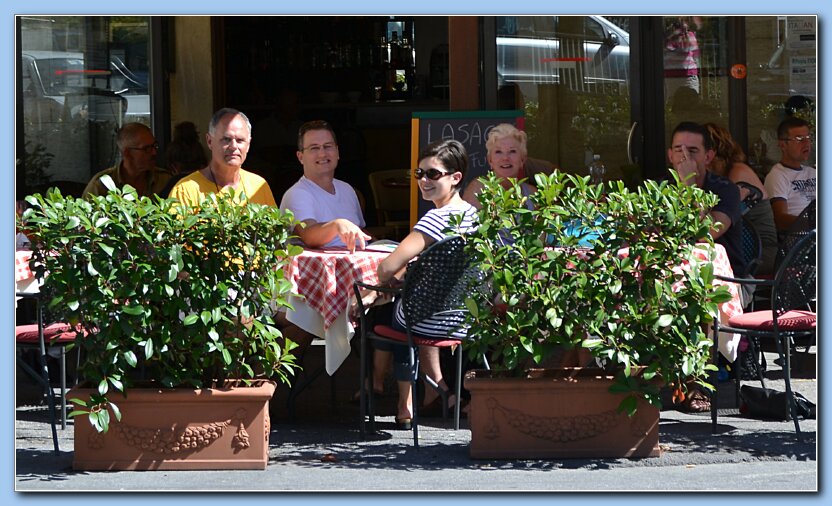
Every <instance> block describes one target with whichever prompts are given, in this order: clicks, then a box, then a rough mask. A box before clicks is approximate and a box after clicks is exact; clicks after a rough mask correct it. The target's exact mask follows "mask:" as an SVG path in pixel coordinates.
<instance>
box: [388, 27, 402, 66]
mask: <svg viewBox="0 0 832 506" xmlns="http://www.w3.org/2000/svg"><path fill="white" fill-rule="evenodd" d="M390 67H391V68H394V69H400V68H402V46H401V41H400V40H399V32H398V31H396V30H393V33H392V35H390Z"/></svg>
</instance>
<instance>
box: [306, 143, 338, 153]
mask: <svg viewBox="0 0 832 506" xmlns="http://www.w3.org/2000/svg"><path fill="white" fill-rule="evenodd" d="M336 149H338V145H337V144H335V143H333V142H327V143H326V144H324V145H320V144H313V145H311V146H307V147H305V148H303V151H308V152H309V153H312V154H313V155H317V154H318V153H320V152H322V151H326V152H327V153H330V152H332V151H335V150H336Z"/></svg>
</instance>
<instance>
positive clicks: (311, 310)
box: [285, 246, 390, 376]
mask: <svg viewBox="0 0 832 506" xmlns="http://www.w3.org/2000/svg"><path fill="white" fill-rule="evenodd" d="M389 254H390V249H389V248H378V249H374V248H373V247H372V246H368V247H367V249H365V250H363V251H361V250H356V251H355V253H350V252H349V251H347V250H346V249H325V250H319V249H306V250H304V251H303V253H301V254H300V255H297V256H295V257H292V259H291V262H290V263H289V264H288V265H287V266H286V268H285V272H286V278H287V279H288V280H289V281H290V282H291V283H292V293H293V294H297V295H293V296H292V297H290V303H291V305H292V309H291V310H288V311H287V312H286V319H287V320H289V321H290V322H292V323H294V324H295V325H297V326H298V327H300V328H302V329H303V330H305V331H307V332H309V333H311V334H314V335H316V336H318V337H321V338H323V339H324V340H325V342H326V352H325V356H326V372H327V374H329V375H330V376H332V375H333V374H335V371H337V370H338V367H340V366H341V364H342V363H343V362H344V360H345V359H346V358H347V357H348V356H349V354H350V339H352V336H353V335H354V334H355V331H354V329H353V326H352V323H351V322H350V321H349V317H348V314H349V306H350V301H351V297H352V293H353V292H352V285H353V282H354V281H363V282H364V283H368V284H377V283H378V274H377V271H378V265H379V264H380V263H381V261H382V260H384V259H385V258H386V257H387V255H389Z"/></svg>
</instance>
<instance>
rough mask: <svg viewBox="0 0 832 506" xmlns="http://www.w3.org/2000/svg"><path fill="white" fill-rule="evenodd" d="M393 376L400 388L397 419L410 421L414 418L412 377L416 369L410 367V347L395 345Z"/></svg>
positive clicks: (393, 350)
mask: <svg viewBox="0 0 832 506" xmlns="http://www.w3.org/2000/svg"><path fill="white" fill-rule="evenodd" d="M392 348H393V349H392V352H393V377H394V378H396V384H397V385H398V390H399V400H398V403H397V407H396V421H405V420H407V421H409V420H410V419H412V418H413V390H412V389H411V383H410V382H411V378H413V377H414V375H415V374H416V371H415V370H414V369H413V368H412V367H410V349H409V348H408V347H407V346H404V345H393V346H392Z"/></svg>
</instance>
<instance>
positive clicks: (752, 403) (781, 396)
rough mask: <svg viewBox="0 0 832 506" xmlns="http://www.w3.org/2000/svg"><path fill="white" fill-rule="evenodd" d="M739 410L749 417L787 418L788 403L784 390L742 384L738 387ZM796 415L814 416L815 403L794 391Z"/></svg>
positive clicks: (806, 417) (800, 416)
mask: <svg viewBox="0 0 832 506" xmlns="http://www.w3.org/2000/svg"><path fill="white" fill-rule="evenodd" d="M740 398H741V399H742V404H741V405H740V412H741V413H743V414H745V415H746V416H749V417H751V418H762V419H767V420H788V419H789V404H788V401H787V397H786V392H780V391H778V390H773V389H771V388H762V387H755V386H751V385H743V386H742V388H740ZM794 401H795V407H796V408H797V417H798V418H803V419H813V420H814V418H815V412H816V407H815V404H814V403H813V402H812V401H810V400H809V399H807V398H806V397H804V396H803V395H802V394H800V393H798V392H794Z"/></svg>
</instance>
